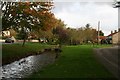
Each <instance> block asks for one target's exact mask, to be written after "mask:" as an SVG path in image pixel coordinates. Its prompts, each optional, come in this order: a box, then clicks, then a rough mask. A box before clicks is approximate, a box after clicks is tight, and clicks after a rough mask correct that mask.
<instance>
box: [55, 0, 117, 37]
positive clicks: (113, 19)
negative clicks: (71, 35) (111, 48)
mask: <svg viewBox="0 0 120 80" xmlns="http://www.w3.org/2000/svg"><path fill="white" fill-rule="evenodd" d="M54 4H55V8H54V9H53V12H54V13H55V16H56V17H57V18H60V19H62V20H63V21H64V22H65V24H67V27H72V28H80V27H83V26H85V25H86V24H87V23H89V24H90V25H91V27H93V28H95V29H97V25H98V21H100V23H101V24H100V29H101V30H102V31H103V32H104V33H105V35H108V34H110V32H111V30H117V28H118V9H117V8H113V6H112V4H113V0H109V2H108V0H104V2H103V1H99V0H97V1H96V0H89V1H88V0H84V1H81V0H78V1H77V0H74V1H73V0H70V1H67V0H66V1H59V0H57V1H55V3H54Z"/></svg>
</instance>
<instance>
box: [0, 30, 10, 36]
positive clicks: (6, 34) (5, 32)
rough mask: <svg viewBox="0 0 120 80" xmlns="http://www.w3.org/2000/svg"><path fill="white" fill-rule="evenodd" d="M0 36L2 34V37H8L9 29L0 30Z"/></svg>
mask: <svg viewBox="0 0 120 80" xmlns="http://www.w3.org/2000/svg"><path fill="white" fill-rule="evenodd" d="M0 36H4V37H10V31H8V30H7V31H1V32H0Z"/></svg>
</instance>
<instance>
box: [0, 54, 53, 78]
mask: <svg viewBox="0 0 120 80" xmlns="http://www.w3.org/2000/svg"><path fill="white" fill-rule="evenodd" d="M54 61H55V53H43V54H41V55H34V56H29V57H27V58H23V59H21V60H19V61H15V62H13V63H11V64H8V65H4V66H2V67H0V68H2V75H1V76H0V79H2V78H25V77H27V76H28V75H30V74H31V73H33V72H35V71H37V70H38V69H39V70H40V69H41V68H42V67H43V66H46V65H47V64H49V63H53V62H54Z"/></svg>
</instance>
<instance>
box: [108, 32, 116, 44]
mask: <svg viewBox="0 0 120 80" xmlns="http://www.w3.org/2000/svg"><path fill="white" fill-rule="evenodd" d="M116 33H117V30H115V31H114V32H113V31H111V34H109V35H108V36H107V41H108V43H109V44H112V43H113V41H112V39H113V35H114V34H116Z"/></svg>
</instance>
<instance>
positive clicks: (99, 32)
mask: <svg viewBox="0 0 120 80" xmlns="http://www.w3.org/2000/svg"><path fill="white" fill-rule="evenodd" d="M99 35H100V21H98V44H99Z"/></svg>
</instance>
